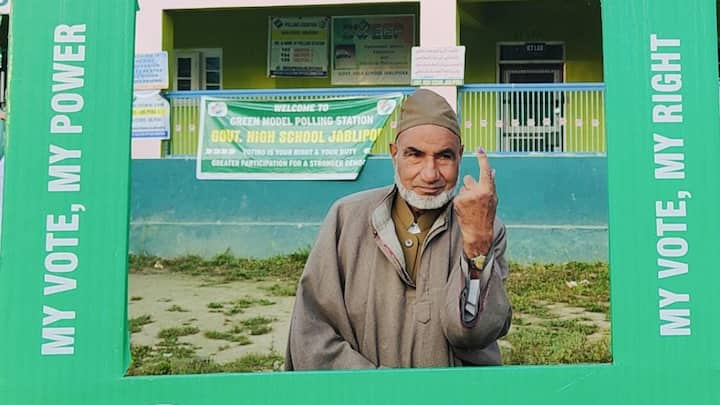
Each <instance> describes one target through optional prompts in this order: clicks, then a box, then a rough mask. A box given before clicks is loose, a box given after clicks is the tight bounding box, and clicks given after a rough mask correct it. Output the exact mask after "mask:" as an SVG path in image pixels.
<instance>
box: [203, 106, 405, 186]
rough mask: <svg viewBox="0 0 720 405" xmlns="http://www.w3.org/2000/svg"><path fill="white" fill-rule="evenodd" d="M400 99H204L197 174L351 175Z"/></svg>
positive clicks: (222, 176) (275, 177) (347, 177)
mask: <svg viewBox="0 0 720 405" xmlns="http://www.w3.org/2000/svg"><path fill="white" fill-rule="evenodd" d="M401 98H402V95H400V94H389V95H384V96H375V97H352V98H340V99H327V100H312V101H282V102H278V101H239V100H231V99H222V98H212V97H203V98H202V100H201V102H200V111H201V112H200V139H199V146H198V157H197V177H198V178H200V179H252V180H289V179H293V180H328V179H332V180H354V179H355V178H357V176H358V174H359V173H360V169H362V166H363V165H364V164H365V159H366V157H367V155H368V154H369V153H370V149H371V148H372V146H373V143H375V140H376V139H377V138H378V136H380V134H381V133H382V131H383V127H384V126H385V124H386V122H387V120H388V117H390V114H392V113H393V111H395V108H396V107H397V106H398V105H399V102H400V100H401Z"/></svg>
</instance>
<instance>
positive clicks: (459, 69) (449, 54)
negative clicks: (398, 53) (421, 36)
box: [410, 46, 465, 86]
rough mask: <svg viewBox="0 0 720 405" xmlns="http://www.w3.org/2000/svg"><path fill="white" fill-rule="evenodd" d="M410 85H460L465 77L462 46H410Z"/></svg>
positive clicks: (463, 49)
mask: <svg viewBox="0 0 720 405" xmlns="http://www.w3.org/2000/svg"><path fill="white" fill-rule="evenodd" d="M410 76H411V83H410V84H411V85H412V86H461V85H462V84H463V82H464V79H465V47H464V46H429V47H425V46H424V47H419V46H414V47H413V48H412V71H411V75H410Z"/></svg>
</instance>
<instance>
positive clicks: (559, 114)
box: [165, 83, 605, 156]
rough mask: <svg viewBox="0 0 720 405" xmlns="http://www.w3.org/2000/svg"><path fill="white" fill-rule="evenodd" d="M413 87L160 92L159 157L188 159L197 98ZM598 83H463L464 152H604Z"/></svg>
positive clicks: (380, 142) (382, 141)
mask: <svg viewBox="0 0 720 405" xmlns="http://www.w3.org/2000/svg"><path fill="white" fill-rule="evenodd" d="M414 91H415V88H414V87H374V88H343V89H297V90H276V89H270V90H220V91H177V92H169V93H167V97H168V99H169V100H170V122H171V138H170V141H169V142H168V143H167V148H166V150H165V154H167V155H171V156H194V155H195V154H196V151H197V142H198V131H199V130H200V128H199V122H200V120H199V113H200V97H201V96H214V97H227V98H231V99H241V100H278V101H290V100H316V99H321V98H341V97H348V96H362V95H377V94H386V93H402V94H405V95H407V94H411V93H412V92H414ZM604 93H605V85H604V84H603V83H556V84H553V83H543V84H471V85H465V86H461V87H459V88H458V111H459V114H458V115H459V119H460V124H461V127H462V131H463V143H464V144H465V150H466V151H472V150H475V148H477V147H478V146H482V147H483V148H485V150H487V151H489V152H523V153H527V152H556V153H557V152H559V153H563V152H569V153H582V152H594V153H604V152H605V109H604V104H603V103H604ZM399 110H400V109H399V108H398V109H396V111H395V112H394V113H393V115H391V117H390V119H389V120H388V123H387V124H386V126H385V128H384V129H383V132H382V134H381V136H380V137H378V139H377V141H376V142H375V146H374V147H373V149H372V153H373V154H386V153H389V151H388V143H389V142H391V141H392V140H393V139H394V137H395V125H396V123H397V118H398V114H399Z"/></svg>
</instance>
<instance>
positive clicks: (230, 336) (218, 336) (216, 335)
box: [205, 330, 252, 346]
mask: <svg viewBox="0 0 720 405" xmlns="http://www.w3.org/2000/svg"><path fill="white" fill-rule="evenodd" d="M205 337H206V338H208V339H213V340H227V341H228V342H236V343H238V344H239V345H241V346H244V345H249V344H250V343H252V340H250V338H249V337H247V336H246V335H240V334H236V333H235V332H233V330H230V331H229V332H220V331H216V330H209V331H206V332H205Z"/></svg>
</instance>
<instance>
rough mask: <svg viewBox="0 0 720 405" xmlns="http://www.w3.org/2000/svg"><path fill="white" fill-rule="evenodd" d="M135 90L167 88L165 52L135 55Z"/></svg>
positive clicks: (166, 57)
mask: <svg viewBox="0 0 720 405" xmlns="http://www.w3.org/2000/svg"><path fill="white" fill-rule="evenodd" d="M134 88H135V90H161V89H167V88H168V54H167V52H164V51H163V52H156V53H139V54H136V55H135V76H134Z"/></svg>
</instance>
